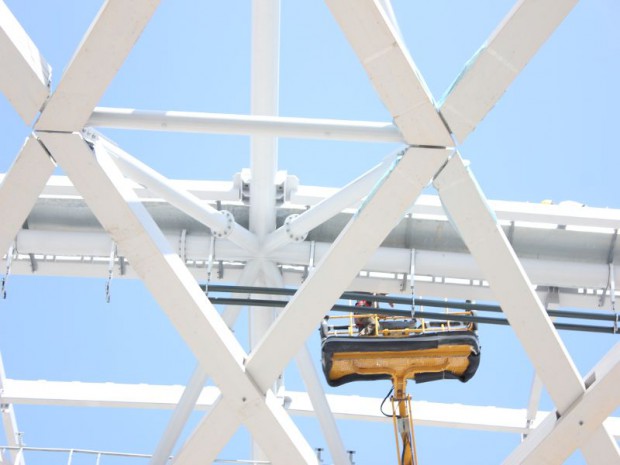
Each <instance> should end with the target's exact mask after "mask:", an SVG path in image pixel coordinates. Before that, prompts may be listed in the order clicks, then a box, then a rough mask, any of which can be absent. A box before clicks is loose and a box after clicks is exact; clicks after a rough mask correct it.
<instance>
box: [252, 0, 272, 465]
mask: <svg viewBox="0 0 620 465" xmlns="http://www.w3.org/2000/svg"><path fill="white" fill-rule="evenodd" d="M279 74H280V0H253V1H252V75H251V113H252V114H253V115H267V116H273V115H277V114H278V99H279V96H278V93H279V88H280V86H279ZM277 170H278V139H277V138H276V137H269V136H253V137H252V138H251V139H250V173H251V179H250V212H249V216H250V225H249V227H250V231H252V232H253V233H254V234H256V236H257V237H258V240H259V242H260V243H263V242H264V240H265V237H266V236H267V234H269V233H271V232H272V231H273V230H274V229H275V227H276V186H275V176H276V171H277ZM273 320H274V313H273V310H271V311H269V310H267V309H261V310H259V311H257V312H252V313H251V318H250V335H251V338H250V348H251V349H253V348H254V345H255V344H256V343H257V341H259V340H260V339H261V338H262V336H263V334H264V333H265V332H267V330H268V329H269V327H270V326H271V324H272V323H273ZM274 380H275V378H274ZM274 380H272V381H274ZM252 455H253V458H254V459H256V460H264V459H266V456H265V454H264V453H263V451H262V450H261V448H260V447H259V446H258V444H257V443H256V441H255V438H254V443H253V454H252Z"/></svg>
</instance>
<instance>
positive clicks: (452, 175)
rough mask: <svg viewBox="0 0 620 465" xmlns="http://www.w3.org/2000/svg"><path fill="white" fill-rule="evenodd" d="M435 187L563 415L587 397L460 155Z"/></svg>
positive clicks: (561, 345)
mask: <svg viewBox="0 0 620 465" xmlns="http://www.w3.org/2000/svg"><path fill="white" fill-rule="evenodd" d="M434 184H435V186H436V187H437V189H438V191H439V195H440V197H441V200H442V202H443V204H444V206H445V207H446V210H447V211H448V212H449V214H450V216H451V217H452V219H453V220H454V223H455V227H456V228H457V229H458V230H459V232H460V234H461V236H462V237H463V240H464V241H465V243H466V244H467V247H468V248H469V250H470V252H471V253H472V255H473V256H474V257H475V259H476V261H477V262H478V265H479V266H480V268H481V269H482V271H483V273H484V274H485V275H486V279H487V280H488V282H489V286H490V287H491V290H492V291H493V292H494V294H495V296H496V299H497V301H498V302H499V303H500V305H501V306H502V309H503V311H504V313H505V314H506V317H507V318H508V320H509V321H510V325H511V326H512V328H513V330H514V331H515V333H516V335H517V337H518V338H519V340H520V342H521V344H522V346H523V348H524V350H525V352H526V353H527V355H528V357H529V359H530V361H531V362H532V364H533V365H534V368H535V369H536V373H537V374H538V375H539V376H540V378H541V380H542V381H543V383H544V384H545V386H546V388H547V391H548V392H549V395H550V396H551V398H552V399H553V401H554V403H555V405H556V406H557V409H558V412H560V414H564V413H565V412H566V411H567V409H568V408H569V407H570V406H571V405H572V404H573V402H575V400H577V399H578V398H579V397H580V396H581V395H582V394H583V392H584V391H585V387H584V384H583V382H582V380H581V377H580V376H579V372H578V371H577V368H576V367H575V365H574V364H573V361H572V359H571V358H570V355H569V354H568V352H567V350H566V348H565V346H564V344H563V343H562V340H561V339H560V338H559V336H558V334H557V331H556V330H555V328H554V327H553V324H552V322H551V320H550V318H549V316H548V315H547V313H546V312H545V310H544V308H543V305H542V303H541V302H540V299H538V296H537V295H536V293H535V292H534V291H533V289H532V285H531V283H530V281H529V279H528V277H527V275H526V274H525V272H524V271H523V268H522V267H521V265H520V263H519V260H518V259H517V257H516V255H515V254H514V251H513V250H512V247H511V246H510V243H509V242H508V240H507V239H506V236H505V235H504V232H503V230H502V229H501V227H500V226H499V225H498V223H497V221H496V219H495V218H494V217H493V214H492V212H491V211H490V209H489V207H488V205H487V203H486V201H485V199H484V197H483V195H482V193H481V192H480V190H479V187H478V185H477V184H476V182H475V180H474V179H473V176H472V174H471V173H470V172H469V170H468V169H467V167H466V166H465V164H464V163H463V160H462V159H461V158H460V156H459V155H458V154H457V155H456V156H454V157H453V158H452V159H451V160H450V162H448V164H447V165H446V166H445V168H444V169H443V170H442V172H441V173H440V175H439V176H438V177H437V178H436V179H435V182H434ZM604 444H605V443H604ZM605 447H606V448H607V449H610V450H611V452H609V451H608V453H610V454H613V453H614V449H616V448H617V445H616V444H615V443H612V442H608V443H606V446H605Z"/></svg>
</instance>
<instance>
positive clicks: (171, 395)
mask: <svg viewBox="0 0 620 465" xmlns="http://www.w3.org/2000/svg"><path fill="white" fill-rule="evenodd" d="M183 389H184V387H183V386H167V385H152V384H151V385H145V384H118V383H85V382H76V381H70V382H69V381H43V380H38V381H31V380H15V379H6V380H5V383H4V392H3V394H2V399H3V401H5V402H7V403H11V404H15V405H41V406H43V405H47V406H63V407H105V408H130V409H159V410H172V409H174V408H175V407H176V405H177V404H178V403H179V400H180V398H181V396H182V394H183ZM219 394H220V391H219V389H218V388H216V387H214V386H205V387H204V388H203V389H202V392H201V394H200V396H199V398H198V401H197V403H196V410H199V411H207V410H209V409H211V407H212V406H213V405H214V403H215V402H216V401H217V399H218V398H219ZM283 395H284V397H285V398H287V400H289V401H290V403H288V402H287V407H286V408H287V411H288V412H289V413H291V414H292V415H300V416H312V415H314V414H315V413H314V408H313V407H312V402H311V400H310V397H309V395H308V393H306V392H298V391H284V392H283ZM326 398H327V401H328V403H329V407H330V410H331V411H332V412H333V414H334V416H335V417H336V418H337V419H339V420H348V421H372V422H384V421H385V422H391V421H392V420H391V419H390V418H386V417H385V416H384V415H383V414H382V413H381V412H380V410H379V405H380V404H381V401H382V399H381V398H375V397H363V396H354V397H351V396H347V395H340V394H327V396H326ZM413 415H414V420H415V422H416V424H418V425H420V426H432V427H443V428H457V429H468V430H477V431H489V432H502V433H514V434H523V433H527V432H528V431H530V430H529V429H528V428H526V427H525V418H526V410H525V409H514V408H505V407H494V406H477V405H464V404H450V403H440V402H427V401H414V402H413ZM548 415H549V412H546V411H539V412H538V414H537V417H536V421H535V422H534V424H533V425H532V427H534V428H535V427H537V426H538V425H539V424H541V423H542V422H543V421H544V419H545V418H546V417H547V416H548ZM552 415H553V414H552ZM605 424H606V425H607V427H608V429H609V431H610V432H611V433H612V434H613V436H614V437H616V438H618V439H620V418H618V417H610V418H608V419H607V420H606V422H605ZM530 432H531V431H530ZM206 437H207V438H208V436H206Z"/></svg>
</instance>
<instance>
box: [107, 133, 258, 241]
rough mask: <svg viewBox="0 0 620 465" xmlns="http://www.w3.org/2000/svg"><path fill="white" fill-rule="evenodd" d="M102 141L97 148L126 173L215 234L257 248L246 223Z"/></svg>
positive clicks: (254, 238)
mask: <svg viewBox="0 0 620 465" xmlns="http://www.w3.org/2000/svg"><path fill="white" fill-rule="evenodd" d="M101 144H102V145H98V144H96V145H95V151H96V150H97V147H102V148H104V150H105V152H106V153H107V154H108V155H110V157H111V158H112V160H113V161H114V162H115V163H116V164H117V166H118V167H119V169H120V170H121V171H122V172H123V174H125V175H126V176H128V177H130V178H131V179H133V180H134V181H136V182H137V183H140V184H142V185H144V186H145V187H147V188H148V189H150V190H151V191H153V192H154V193H156V194H157V195H160V196H161V197H162V198H163V199H164V200H166V201H167V202H169V203H170V204H171V205H173V206H175V207H177V208H178V209H179V210H181V211H183V212H184V213H186V214H188V215H189V216H191V217H192V218H194V219H196V220H197V221H199V222H201V223H202V224H204V225H205V226H207V227H209V228H210V229H211V230H212V231H213V233H214V234H216V235H218V236H221V237H223V236H228V237H229V238H230V240H231V241H232V242H234V243H235V244H237V245H238V246H239V247H242V248H243V249H245V250H247V251H250V252H252V253H256V252H257V251H258V241H257V240H256V237H254V235H253V234H252V233H250V232H249V231H248V230H247V229H245V228H244V227H242V226H240V225H239V224H237V223H236V222H234V221H231V218H230V216H229V215H224V214H222V212H220V211H218V210H216V209H215V208H213V207H211V206H210V205H208V204H206V203H205V202H202V201H201V200H200V199H198V198H197V197H196V196H194V195H193V194H190V193H189V192H184V191H180V190H178V189H176V188H175V187H174V186H173V185H172V184H171V183H170V181H169V180H168V179H167V178H166V177H164V176H162V175H161V174H159V173H158V172H157V171H155V170H153V169H152V168H150V167H149V166H147V165H145V164H144V163H142V162H141V161H140V160H137V159H136V158H134V157H132V156H131V155H129V154H128V153H126V152H124V151H123V150H121V149H120V148H118V147H116V146H115V145H113V144H111V143H109V142H107V141H105V140H101Z"/></svg>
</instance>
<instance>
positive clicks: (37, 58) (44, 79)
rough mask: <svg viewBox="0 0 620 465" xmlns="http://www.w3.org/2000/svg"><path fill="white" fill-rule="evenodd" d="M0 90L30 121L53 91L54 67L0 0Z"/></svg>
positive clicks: (24, 118) (25, 120)
mask: <svg viewBox="0 0 620 465" xmlns="http://www.w3.org/2000/svg"><path fill="white" fill-rule="evenodd" d="M0 62H2V71H1V72H0V91H2V92H3V93H4V95H5V96H6V98H7V99H8V101H9V102H11V105H13V108H15V111H17V113H18V114H19V116H20V117H21V118H22V119H23V120H24V122H25V123H26V124H30V122H31V121H32V119H33V118H34V117H35V115H36V114H37V113H38V112H39V110H41V107H42V106H43V104H44V103H45V100H46V99H47V97H48V95H49V93H50V88H49V86H50V74H51V68H50V66H49V65H48V64H47V62H46V61H45V59H44V58H43V56H41V53H40V52H39V50H38V49H37V47H36V45H35V44H34V43H33V42H32V40H31V39H30V37H28V34H27V33H26V31H24V29H23V28H22V26H21V24H19V22H18V21H17V19H16V18H15V16H13V13H11V11H10V10H9V8H8V7H7V6H6V4H5V3H4V1H2V0H0Z"/></svg>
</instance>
